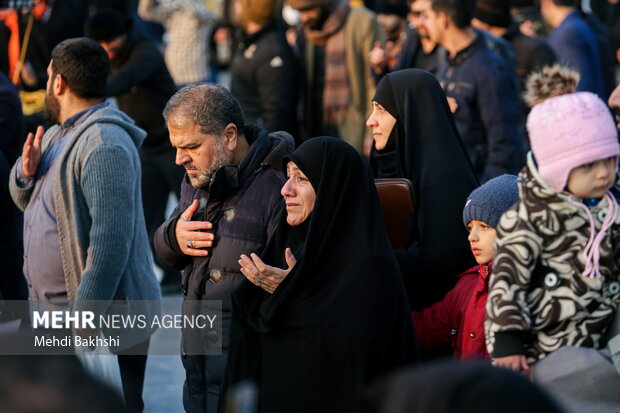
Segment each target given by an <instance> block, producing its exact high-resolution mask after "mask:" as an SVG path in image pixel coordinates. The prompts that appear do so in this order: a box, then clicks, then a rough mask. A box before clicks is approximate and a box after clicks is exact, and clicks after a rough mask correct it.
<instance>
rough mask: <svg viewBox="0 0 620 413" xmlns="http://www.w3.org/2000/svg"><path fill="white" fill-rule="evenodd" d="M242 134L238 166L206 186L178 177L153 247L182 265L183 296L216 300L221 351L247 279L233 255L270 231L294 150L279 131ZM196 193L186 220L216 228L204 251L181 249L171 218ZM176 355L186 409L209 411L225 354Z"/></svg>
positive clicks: (258, 243)
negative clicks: (171, 207)
mask: <svg viewBox="0 0 620 413" xmlns="http://www.w3.org/2000/svg"><path fill="white" fill-rule="evenodd" d="M244 132H245V133H244V135H245V138H246V139H247V141H248V143H249V144H250V149H249V151H248V153H247V154H246V156H245V157H244V158H243V159H242V160H241V163H240V164H239V166H224V167H222V168H220V169H218V170H217V171H216V172H215V174H214V175H213V178H212V180H211V183H210V184H209V187H208V188H205V189H197V188H193V187H192V186H191V185H190V184H189V183H188V182H187V179H184V180H183V183H182V186H181V199H180V201H179V205H178V206H177V207H176V209H175V211H174V213H173V214H172V217H171V218H170V219H168V220H167V221H165V222H164V223H163V224H162V225H161V226H160V227H159V229H158V230H157V232H156V234H155V251H156V252H157V255H158V256H159V258H160V259H161V260H162V262H164V263H165V264H166V265H169V266H171V267H176V268H179V269H184V271H183V277H182V286H183V294H184V298H185V299H186V300H221V302H222V312H223V315H222V317H223V318H222V320H223V323H222V336H221V338H216V339H218V340H219V341H220V343H221V346H222V354H223V355H224V356H225V355H226V351H227V348H228V329H229V320H230V309H231V304H230V294H231V292H232V291H233V290H234V289H235V288H236V287H237V285H238V284H239V282H241V281H242V280H243V279H245V277H244V276H243V274H241V271H240V266H239V263H238V262H237V261H238V260H239V256H240V255H241V254H249V253H251V252H255V253H260V251H262V249H263V247H264V246H265V244H266V242H267V238H268V236H269V235H270V234H271V233H272V232H273V230H274V227H275V224H276V222H277V216H278V214H279V212H280V211H281V210H282V207H283V202H282V197H281V195H280V188H281V187H282V185H283V183H284V177H283V175H282V173H281V172H280V171H279V170H280V169H281V165H282V164H281V159H282V156H283V155H284V154H286V153H287V152H290V151H292V150H293V148H294V143H293V138H292V137H291V136H290V135H288V134H286V133H284V132H280V133H277V134H273V135H268V134H267V132H266V131H265V130H264V129H263V128H260V127H258V126H255V125H250V126H246V127H245V131H244ZM194 199H199V200H200V202H201V208H200V209H199V210H198V211H197V212H196V214H194V216H193V218H192V219H194V220H206V221H210V222H212V223H213V226H214V232H215V236H216V238H215V243H214V245H215V246H214V247H213V248H211V249H210V251H209V255H208V256H207V257H188V256H186V255H184V254H183V253H182V252H181V250H180V248H179V246H178V244H177V241H176V235H175V229H176V223H177V221H178V219H179V216H180V214H181V213H183V211H185V210H186V209H187V208H188V206H189V205H190V204H191V203H192V202H193V200H194ZM182 359H183V364H184V367H185V369H186V372H187V380H186V382H185V386H186V388H185V389H184V405H185V409H186V410H187V411H190V412H204V411H209V412H211V411H212V410H211V409H215V407H216V406H217V403H218V401H217V396H215V397H214V395H213V392H215V394H216V395H217V393H218V387H219V383H220V381H221V377H222V375H223V369H224V365H225V362H226V359H225V357H222V356H190V355H185V354H183V356H182ZM206 365H208V366H209V367H205V366H206ZM209 389H211V390H212V391H211V392H210V391H209ZM213 389H215V390H213ZM207 406H208V408H207ZM213 411H215V410H213Z"/></svg>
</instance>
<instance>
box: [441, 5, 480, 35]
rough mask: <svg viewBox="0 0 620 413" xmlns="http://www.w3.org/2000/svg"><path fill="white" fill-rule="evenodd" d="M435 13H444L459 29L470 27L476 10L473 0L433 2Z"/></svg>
mask: <svg viewBox="0 0 620 413" xmlns="http://www.w3.org/2000/svg"><path fill="white" fill-rule="evenodd" d="M432 7H433V10H434V11H435V13H445V14H446V15H447V16H448V18H449V19H450V20H451V21H452V23H454V25H455V26H456V27H458V28H459V29H465V28H467V27H469V26H471V19H472V18H473V17H474V11H475V10H476V2H475V0H433V6H432Z"/></svg>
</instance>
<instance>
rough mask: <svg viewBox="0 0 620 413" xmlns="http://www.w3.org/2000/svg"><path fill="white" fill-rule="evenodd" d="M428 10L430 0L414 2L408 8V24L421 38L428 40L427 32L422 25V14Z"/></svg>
mask: <svg viewBox="0 0 620 413" xmlns="http://www.w3.org/2000/svg"><path fill="white" fill-rule="evenodd" d="M428 10H431V0H415V1H414V2H412V3H411V5H410V6H409V24H411V27H413V28H414V29H415V30H416V31H417V32H418V34H419V35H420V37H422V38H428V31H427V30H426V28H425V27H424V25H423V24H422V18H423V14H424V13H426V12H427V11H428Z"/></svg>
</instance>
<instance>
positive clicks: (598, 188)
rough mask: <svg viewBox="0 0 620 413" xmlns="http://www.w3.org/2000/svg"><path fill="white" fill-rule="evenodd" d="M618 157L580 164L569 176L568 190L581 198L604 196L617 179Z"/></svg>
mask: <svg viewBox="0 0 620 413" xmlns="http://www.w3.org/2000/svg"><path fill="white" fill-rule="evenodd" d="M616 168H617V158H616V157H615V156H612V157H611V158H606V159H601V160H600V161H596V162H592V163H589V164H585V165H581V166H578V167H577V168H574V169H573V170H572V171H571V172H570V175H569V176H568V183H567V185H566V186H567V188H568V191H569V192H570V193H571V194H573V195H575V196H576V197H579V198H602V197H603V196H604V195H605V193H606V192H607V191H608V190H609V189H610V188H611V187H612V186H613V185H614V182H615V181H616Z"/></svg>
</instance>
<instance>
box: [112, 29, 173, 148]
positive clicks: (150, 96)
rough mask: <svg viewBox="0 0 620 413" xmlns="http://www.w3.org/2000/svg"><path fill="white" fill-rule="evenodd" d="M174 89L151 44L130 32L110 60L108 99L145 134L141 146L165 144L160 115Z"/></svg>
mask: <svg viewBox="0 0 620 413" xmlns="http://www.w3.org/2000/svg"><path fill="white" fill-rule="evenodd" d="M175 92H176V87H175V85H174V82H173V80H172V78H171V77H170V73H168V68H167V67H166V63H165V62H164V58H163V56H162V54H161V52H160V51H159V49H158V48H157V45H156V44H155V42H154V41H152V40H150V39H149V38H147V37H146V36H145V35H143V34H141V33H140V31H139V30H138V29H137V28H136V29H133V30H132V31H131V32H130V33H129V35H128V38H127V40H126V41H125V44H124V45H123V46H122V48H121V50H120V51H119V53H118V55H117V56H116V57H115V58H114V59H112V60H111V61H110V77H109V78H108V89H107V94H108V96H115V97H116V99H117V101H118V107H119V108H120V109H121V110H122V111H123V112H125V113H126V114H128V115H129V116H131V117H132V118H133V120H134V121H135V122H136V125H138V126H139V127H141V128H142V129H144V130H145V131H146V132H147V134H148V135H147V137H146V139H145V141H144V142H143V145H144V146H156V145H168V132H167V130H166V125H165V123H164V118H163V116H162V112H163V110H164V107H165V106H166V103H167V102H168V100H169V99H170V97H171V96H172V95H173V94H174V93H175Z"/></svg>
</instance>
